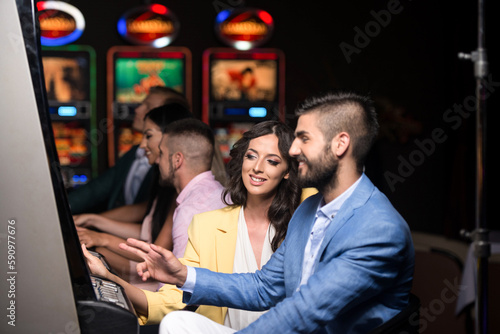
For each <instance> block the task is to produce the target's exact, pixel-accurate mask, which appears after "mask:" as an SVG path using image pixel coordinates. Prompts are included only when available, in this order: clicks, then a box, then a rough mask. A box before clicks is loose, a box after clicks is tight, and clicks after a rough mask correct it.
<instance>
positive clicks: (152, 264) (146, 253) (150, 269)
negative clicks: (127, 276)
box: [120, 238, 187, 286]
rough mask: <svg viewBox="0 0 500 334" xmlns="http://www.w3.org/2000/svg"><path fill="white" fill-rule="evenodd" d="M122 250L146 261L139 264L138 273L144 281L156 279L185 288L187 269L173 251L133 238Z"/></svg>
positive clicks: (122, 246) (122, 245)
mask: <svg viewBox="0 0 500 334" xmlns="http://www.w3.org/2000/svg"><path fill="white" fill-rule="evenodd" d="M120 248H121V249H123V250H126V251H129V252H132V253H134V254H136V255H138V256H139V257H141V258H142V259H144V262H141V263H139V264H137V273H138V274H139V276H141V277H142V280H143V281H146V280H147V279H148V278H154V279H156V280H157V281H160V282H164V283H168V284H175V285H176V286H183V285H184V283H185V282H186V277H187V268H186V266H185V265H183V264H182V263H180V262H179V260H178V259H177V258H176V257H175V255H174V254H173V253H172V252H171V251H169V250H166V249H165V248H163V247H160V246H156V245H155V244H148V243H146V242H144V241H140V240H136V239H132V238H128V239H127V243H126V244H125V243H121V244H120Z"/></svg>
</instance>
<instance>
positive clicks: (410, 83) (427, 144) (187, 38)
mask: <svg viewBox="0 0 500 334" xmlns="http://www.w3.org/2000/svg"><path fill="white" fill-rule="evenodd" d="M69 2H70V3H71V4H73V5H74V6H76V7H78V8H79V9H80V10H81V11H82V13H83V14H84V16H85V19H86V29H85V32H84V34H83V36H82V37H81V38H80V40H78V41H77V43H78V44H87V45H91V46H93V47H94V49H95V50H96V53H97V66H98V70H97V73H98V74H97V87H98V101H97V103H98V117H99V118H104V117H105V113H106V104H105V101H106V52H107V50H108V49H109V48H110V47H111V46H115V45H127V42H125V41H124V40H122V39H121V38H120V36H119V35H118V33H117V32H116V22H117V20H118V18H119V17H120V16H121V15H122V14H123V13H124V12H125V11H126V10H128V9H130V8H132V7H134V6H137V5H140V4H142V2H140V1H131V0H123V1H95V0H94V1H89V0H72V1H69ZM157 2H158V3H161V4H164V5H166V6H167V7H168V8H170V9H171V10H172V11H173V12H174V13H175V14H176V15H177V17H178V18H179V19H180V22H181V30H180V34H179V35H178V37H177V39H176V40H175V41H174V42H173V43H172V46H185V47H188V48H189V49H190V50H191V52H192V55H193V108H194V112H195V113H196V114H198V115H199V113H200V110H201V105H200V100H201V56H202V52H203V51H204V50H205V49H207V48H209V47H216V46H224V45H223V44H222V43H221V42H220V41H219V40H218V39H217V38H216V36H215V35H214V33H213V23H214V18H215V16H216V14H217V12H218V10H220V9H222V8H228V7H234V6H239V5H243V4H245V5H246V6H248V7H257V8H261V9H264V10H267V11H268V12H269V13H270V14H271V15H272V16H273V18H274V20H275V32H274V35H273V37H272V38H271V39H270V40H269V42H268V43H267V44H266V45H264V46H265V47H275V48H279V49H281V50H283V51H284V53H285V56H286V108H287V115H288V118H287V120H288V122H290V124H291V125H294V124H295V123H294V119H293V116H292V115H293V109H294V107H295V105H296V104H297V103H298V102H300V101H301V100H302V99H303V98H305V97H306V96H307V95H309V94H311V93H315V92H317V91H320V90H327V89H331V88H349V89H356V90H359V91H362V92H368V93H370V94H372V96H373V98H374V99H375V100H376V102H377V106H378V111H379V115H380V123H381V136H380V138H379V140H378V141H377V144H376V146H375V148H374V150H373V152H372V154H371V156H370V159H369V161H368V162H367V167H366V168H367V169H366V173H367V174H368V175H369V176H370V177H371V178H372V180H373V181H374V182H375V183H376V185H377V186H378V187H379V188H380V189H381V190H382V191H383V192H384V193H386V194H387V196H388V197H389V198H390V199H391V201H392V202H393V203H394V205H395V206H396V208H397V209H398V210H399V211H400V212H401V214H402V215H403V216H404V217H405V218H406V220H407V221H408V223H409V225H410V227H411V228H412V229H414V230H421V231H428V232H433V233H440V234H445V235H448V236H452V237H457V236H458V232H459V230H460V229H461V228H468V229H473V228H474V224H475V221H474V213H475V205H474V201H475V195H474V194H475V184H476V174H475V159H476V152H475V147H476V144H475V128H476V122H475V115H474V114H475V112H474V111H473V109H474V107H473V106H470V102H471V101H473V99H474V96H475V87H476V83H475V79H474V76H473V64H472V62H470V61H463V60H459V59H458V58H457V54H458V52H470V51H473V50H475V49H476V48H477V10H476V7H477V3H476V2H475V1H466V2H452V1H430V0H419V1H411V0H401V1H394V0H393V1H390V0H385V1H380V0H376V1H373V0H371V1H368V0H365V1H361V0H359V1H343V2H341V1H284V0H283V1H258V0H254V1H250V0H249V1H242V0H210V1H208V0H207V1H195V0H184V1H163V0H158V1H157ZM488 5H489V3H488ZM491 12H492V11H491V10H488V7H487V8H486V13H487V15H486V23H487V25H486V30H485V31H486V38H487V39H486V47H487V48H488V58H489V60H490V62H491V64H490V73H492V74H493V76H492V77H491V78H490V79H489V80H488V81H489V85H488V87H489V88H490V90H491V92H492V94H491V96H490V97H489V98H488V99H487V103H488V112H489V114H491V113H493V112H495V109H496V108H497V107H498V97H497V96H498V95H499V93H498V92H495V90H498V89H499V87H500V83H499V82H498V81H500V79H499V78H498V76H495V74H498V65H497V63H496V59H498V47H497V46H496V45H495V44H496V43H494V41H495V40H496V39H497V36H496V34H497V31H498V23H497V22H496V21H495V18H494V17H493V14H492V13H491ZM377 17H378V21H377ZM360 31H361V33H360ZM363 34H364V35H365V36H363ZM460 108H461V109H460ZM490 124H491V121H490ZM488 130H491V131H488V132H487V133H488V142H489V143H491V138H493V134H492V133H491V132H493V131H494V129H492V128H490V129H488ZM489 152H491V145H490V146H489V147H488V154H487V159H488V161H490V160H491V154H489ZM488 165H489V164H487V166H488ZM105 168H106V145H105V143H104V142H103V143H102V145H101V146H100V169H101V170H103V169H105ZM487 177H488V179H487V180H486V184H491V182H492V181H491V180H492V177H493V176H492V175H491V173H489V172H488V173H487ZM489 198H490V202H491V197H489ZM490 202H488V203H490ZM490 207H491V205H489V204H488V206H487V208H488V209H490ZM488 224H489V226H490V227H492V228H496V229H500V227H499V226H500V225H499V223H498V220H497V222H493V221H490V220H489V219H488Z"/></svg>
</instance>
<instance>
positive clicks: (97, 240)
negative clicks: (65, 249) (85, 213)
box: [76, 227, 108, 248]
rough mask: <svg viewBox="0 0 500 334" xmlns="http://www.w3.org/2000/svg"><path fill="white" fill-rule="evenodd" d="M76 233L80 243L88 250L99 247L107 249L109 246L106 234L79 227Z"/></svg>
mask: <svg viewBox="0 0 500 334" xmlns="http://www.w3.org/2000/svg"><path fill="white" fill-rule="evenodd" d="M76 231H77V232H78V238H79V239H80V243H81V244H84V245H85V246H86V247H88V248H90V247H99V246H101V247H106V246H107V244H108V243H107V238H106V235H107V234H106V233H101V232H96V231H92V230H89V229H86V228H84V227H77V228H76Z"/></svg>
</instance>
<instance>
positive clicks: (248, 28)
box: [215, 8, 274, 50]
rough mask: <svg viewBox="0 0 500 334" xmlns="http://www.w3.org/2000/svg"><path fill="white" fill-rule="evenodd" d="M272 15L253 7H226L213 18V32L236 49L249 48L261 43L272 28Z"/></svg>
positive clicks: (268, 35)
mask: <svg viewBox="0 0 500 334" xmlns="http://www.w3.org/2000/svg"><path fill="white" fill-rule="evenodd" d="M273 22H274V21H273V18H272V16H271V15H270V14H269V13H268V12H266V11H263V10H260V9H253V8H250V9H249V8H238V9H233V10H230V9H227V10H223V11H221V12H219V14H218V15H217V17H216V19H215V33H216V34H217V36H219V38H220V39H221V40H222V41H223V42H224V43H226V44H228V45H229V46H232V47H234V48H236V49H238V50H249V49H251V48H254V47H256V46H259V45H262V44H263V43H265V42H266V41H267V40H268V39H269V38H270V37H271V34H272V32H273V29H274V23H273Z"/></svg>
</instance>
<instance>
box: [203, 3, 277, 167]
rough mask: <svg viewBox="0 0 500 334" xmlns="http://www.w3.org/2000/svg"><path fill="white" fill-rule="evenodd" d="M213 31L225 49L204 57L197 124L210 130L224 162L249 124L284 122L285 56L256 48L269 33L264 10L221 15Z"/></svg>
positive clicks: (269, 20)
mask: <svg viewBox="0 0 500 334" xmlns="http://www.w3.org/2000/svg"><path fill="white" fill-rule="evenodd" d="M214 28H215V33H216V35H217V36H218V37H219V39H220V40H221V41H222V42H223V43H224V44H226V45H228V46H229V47H221V48H209V49H207V50H205V52H204V53H203V58H202V62H203V73H202V75H203V87H202V119H203V121H204V122H205V123H207V124H209V125H210V126H211V127H212V129H213V130H214V135H215V140H216V143H217V145H219V148H220V152H221V154H222V156H223V159H224V161H225V162H227V161H229V151H230V150H231V148H232V146H233V144H234V143H235V142H236V141H237V140H238V139H239V138H240V137H241V135H242V134H243V133H244V132H245V131H247V130H248V129H249V128H250V127H251V126H252V125H253V124H255V123H257V122H261V121H264V120H270V119H273V120H280V121H282V122H284V121H285V104H284V100H285V56H284V54H283V52H282V51H281V50H279V49H275V48H260V47H261V46H262V45H263V44H264V43H265V42H267V41H268V40H269V38H270V36H271V34H272V32H273V29H274V23H273V18H272V16H271V15H270V14H269V13H268V12H266V11H264V10H261V9H257V8H245V7H242V8H233V9H225V10H222V11H220V12H219V13H218V14H217V17H216V19H215V25H214Z"/></svg>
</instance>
